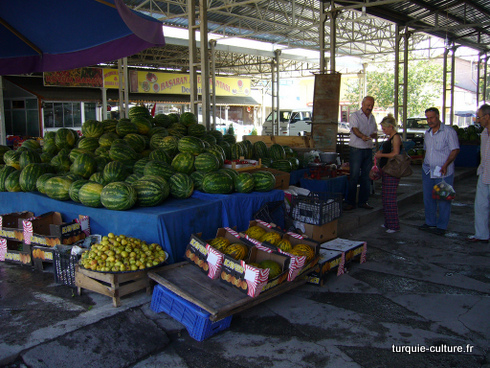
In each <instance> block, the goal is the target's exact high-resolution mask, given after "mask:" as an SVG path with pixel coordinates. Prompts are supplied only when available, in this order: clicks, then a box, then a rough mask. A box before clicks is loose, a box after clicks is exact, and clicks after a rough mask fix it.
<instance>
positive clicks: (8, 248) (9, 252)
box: [0, 238, 32, 266]
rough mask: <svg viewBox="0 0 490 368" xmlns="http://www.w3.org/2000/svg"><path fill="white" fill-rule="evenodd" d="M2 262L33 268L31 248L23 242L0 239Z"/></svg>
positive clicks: (0, 258) (0, 259)
mask: <svg viewBox="0 0 490 368" xmlns="http://www.w3.org/2000/svg"><path fill="white" fill-rule="evenodd" d="M0 261H5V262H11V263H17V264H20V265H26V266H31V265H32V258H31V247H30V246H29V245H26V244H24V243H23V242H21V241H17V240H11V239H7V238H0Z"/></svg>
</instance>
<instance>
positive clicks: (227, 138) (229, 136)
mask: <svg viewBox="0 0 490 368" xmlns="http://www.w3.org/2000/svg"><path fill="white" fill-rule="evenodd" d="M223 140H224V141H225V142H227V143H229V144H230V145H232V144H234V143H236V138H235V136H234V135H232V134H225V135H223Z"/></svg>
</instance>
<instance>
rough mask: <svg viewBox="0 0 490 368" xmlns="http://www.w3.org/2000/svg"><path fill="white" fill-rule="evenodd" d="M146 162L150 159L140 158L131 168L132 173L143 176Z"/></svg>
mask: <svg viewBox="0 0 490 368" xmlns="http://www.w3.org/2000/svg"><path fill="white" fill-rule="evenodd" d="M148 162H150V159H149V158H148V157H145V158H142V159H139V160H138V161H136V163H135V164H134V166H133V173H134V174H139V175H143V173H144V171H145V166H146V164H147V163H148Z"/></svg>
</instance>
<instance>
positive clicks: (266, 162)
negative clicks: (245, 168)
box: [261, 157, 274, 167]
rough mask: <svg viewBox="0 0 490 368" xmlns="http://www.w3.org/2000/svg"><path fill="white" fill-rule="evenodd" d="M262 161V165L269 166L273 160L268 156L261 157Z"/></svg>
mask: <svg viewBox="0 0 490 368" xmlns="http://www.w3.org/2000/svg"><path fill="white" fill-rule="evenodd" d="M261 160H262V161H261V162H262V166H265V167H271V165H272V162H274V160H273V159H272V158H270V157H264V158H262V159H261Z"/></svg>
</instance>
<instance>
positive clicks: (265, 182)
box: [252, 170, 276, 192]
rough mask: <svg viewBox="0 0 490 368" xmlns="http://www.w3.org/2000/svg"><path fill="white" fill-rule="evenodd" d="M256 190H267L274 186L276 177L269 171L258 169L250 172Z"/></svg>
mask: <svg viewBox="0 0 490 368" xmlns="http://www.w3.org/2000/svg"><path fill="white" fill-rule="evenodd" d="M252 176H253V178H254V188H255V190H256V191H257V192H269V191H271V190H272V189H274V187H275V186H276V177H275V176H274V174H272V173H271V172H270V171H265V170H260V171H256V172H254V173H252Z"/></svg>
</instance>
